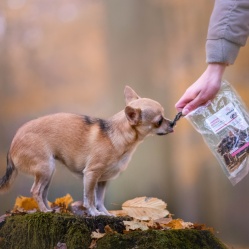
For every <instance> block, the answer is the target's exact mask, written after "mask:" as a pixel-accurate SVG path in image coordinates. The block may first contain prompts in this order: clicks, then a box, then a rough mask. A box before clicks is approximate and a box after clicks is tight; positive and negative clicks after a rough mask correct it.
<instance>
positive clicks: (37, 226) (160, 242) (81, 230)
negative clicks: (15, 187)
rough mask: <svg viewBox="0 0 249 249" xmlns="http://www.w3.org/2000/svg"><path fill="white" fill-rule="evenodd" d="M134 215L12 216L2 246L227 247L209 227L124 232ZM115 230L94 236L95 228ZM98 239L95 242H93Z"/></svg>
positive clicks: (1, 225) (0, 236) (0, 229)
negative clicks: (98, 236) (93, 237)
mask: <svg viewBox="0 0 249 249" xmlns="http://www.w3.org/2000/svg"><path fill="white" fill-rule="evenodd" d="M130 219H131V218H130V217H108V216H98V217H77V216H74V215H69V214H56V213H40V212H37V213H33V214H23V215H20V214H18V215H12V216H10V217H6V219H5V220H4V221H2V222H0V248H2V249H9V248H11V249H24V248H25V249H36V248H37V249H43V248H44V249H49V248H51V249H54V248H61V249H62V248H63V249H66V248H67V249H81V248H82V249H87V248H97V249H113V248H116V249H129V248H137V249H139V248H141V249H149V248H150V249H154V248H155V249H158V248H159V249H160V248H162V249H167V248H170V249H172V248H180V249H182V248H186V249H188V248H189V249H190V248H191V249H195V248H196V249H197V248H198V249H200V248H201V249H205V248H206V249H225V248H226V247H225V245H224V244H222V242H220V241H219V240H218V239H217V238H216V237H215V236H214V235H213V233H211V232H210V231H208V230H195V229H179V230H153V229H149V230H147V231H132V232H129V233H123V231H124V230H125V226H124V223H123V221H124V220H130ZM107 225H108V227H110V229H111V231H112V232H110V233H107V234H106V235H105V236H104V237H103V238H100V239H98V240H97V239H92V237H91V234H92V232H93V231H99V233H104V232H105V227H106V226H107ZM92 242H94V243H92Z"/></svg>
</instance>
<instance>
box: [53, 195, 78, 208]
mask: <svg viewBox="0 0 249 249" xmlns="http://www.w3.org/2000/svg"><path fill="white" fill-rule="evenodd" d="M72 202H73V198H72V196H71V195H70V194H67V195H65V196H63V197H60V198H57V199H56V200H55V201H54V202H53V206H59V207H60V206H64V207H66V208H68V206H69V204H70V203H72Z"/></svg>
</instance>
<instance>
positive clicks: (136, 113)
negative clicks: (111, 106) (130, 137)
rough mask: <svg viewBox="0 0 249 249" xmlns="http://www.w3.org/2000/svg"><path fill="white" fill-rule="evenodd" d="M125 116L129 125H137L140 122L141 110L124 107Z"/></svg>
mask: <svg viewBox="0 0 249 249" xmlns="http://www.w3.org/2000/svg"><path fill="white" fill-rule="evenodd" d="M125 115H126V118H127V119H128V121H129V123H130V125H132V126H134V125H138V124H139V122H140V120H141V109H137V108H133V107H131V106H126V107H125Z"/></svg>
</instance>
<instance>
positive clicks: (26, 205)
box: [15, 196, 39, 211]
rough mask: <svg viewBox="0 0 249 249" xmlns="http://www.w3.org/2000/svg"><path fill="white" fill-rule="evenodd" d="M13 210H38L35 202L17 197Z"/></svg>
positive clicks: (28, 198) (29, 198) (23, 197)
mask: <svg viewBox="0 0 249 249" xmlns="http://www.w3.org/2000/svg"><path fill="white" fill-rule="evenodd" d="M15 209H23V210H26V211H27V210H33V209H36V210H38V209H39V207H38V204H37V202H36V201H35V200H34V199H33V198H31V197H25V196H18V197H17V198H16V202H15Z"/></svg>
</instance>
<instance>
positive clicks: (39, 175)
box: [31, 165, 54, 212]
mask: <svg viewBox="0 0 249 249" xmlns="http://www.w3.org/2000/svg"><path fill="white" fill-rule="evenodd" d="M37 168H38V167H37ZM39 168H42V165H40V167H39ZM43 168H46V171H45V170H43V171H39V172H36V173H35V181H34V184H33V186H32V188H31V193H32V196H33V198H34V199H35V200H36V202H37V204H38V206H39V209H40V211H42V212H49V211H51V208H50V207H49V205H48V202H47V194H48V188H49V185H50V182H51V179H52V176H53V173H54V167H47V165H46V166H45V167H43Z"/></svg>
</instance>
